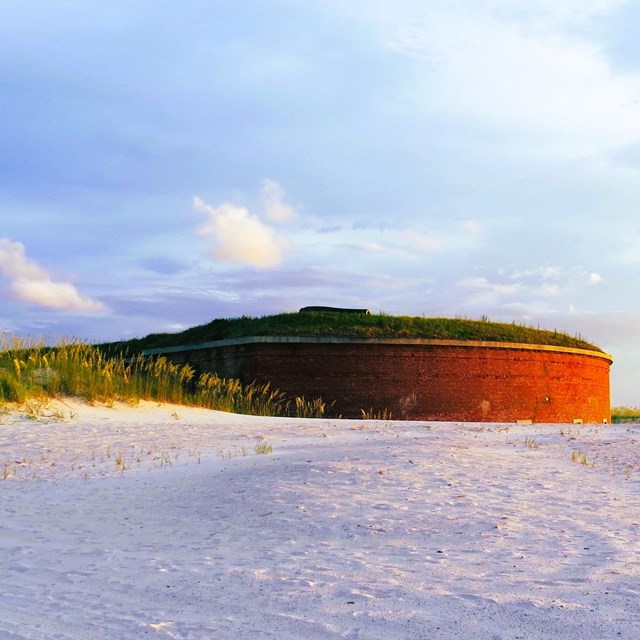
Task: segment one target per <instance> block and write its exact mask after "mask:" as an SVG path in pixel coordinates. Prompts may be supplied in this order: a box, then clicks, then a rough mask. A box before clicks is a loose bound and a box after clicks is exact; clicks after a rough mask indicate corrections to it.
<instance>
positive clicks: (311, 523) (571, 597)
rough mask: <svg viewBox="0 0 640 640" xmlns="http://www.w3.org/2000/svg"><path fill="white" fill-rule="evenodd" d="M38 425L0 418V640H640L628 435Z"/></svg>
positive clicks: (308, 423)
mask: <svg viewBox="0 0 640 640" xmlns="http://www.w3.org/2000/svg"><path fill="white" fill-rule="evenodd" d="M48 413H49V415H51V416H52V417H49V418H39V419H37V420H30V419H28V418H26V417H25V416H24V415H18V414H14V413H11V414H4V415H0V465H1V466H0V473H2V477H3V478H4V481H2V482H1V483H0V495H1V500H2V502H1V505H2V519H1V520H0V551H1V553H0V563H1V565H0V569H1V575H2V579H1V582H0V638H1V639H2V640H14V639H18V638H20V639H25V638H29V639H34V640H35V639H38V640H47V639H53V638H55V639H56V640H66V639H74V640H76V639H91V640H99V639H102V638H105V639H106V638H109V639H110V640H114V639H115V640H123V639H130V638H136V639H137V638H158V639H162V638H174V639H175V638H179V639H185V640H186V639H197V640H202V639H208V638H212V639H213V638H215V639H227V638H229V639H231V638H252V639H254V638H255V639H266V638H274V639H278V640H283V639H304V640H313V639H316V638H317V639H321V638H322V639H325V638H366V639H382V638H384V639H394V638H402V639H418V638H424V639H427V638H428V639H432V638H433V639H447V638H464V639H485V638H486V639H492V640H497V639H505V640H506V639H509V640H513V639H516V638H526V639H530V638H544V639H547V640H550V639H554V638H563V639H567V638H569V639H575V638H580V639H597V640H603V639H608V638H634V639H635V638H638V637H640V609H639V605H640V448H639V435H638V434H639V433H640V432H639V431H637V430H634V429H629V428H627V427H626V426H598V427H595V426H590V425H583V426H573V425H571V426H568V425H530V426H516V425H498V424H454V423H410V422H368V423H365V422H360V421H335V420H292V419H272V418H266V419H265V418H255V417H248V416H236V415H230V414H224V413H219V412H212V411H205V410H198V409H187V408H184V407H173V406H169V405H163V406H156V405H153V404H148V403H147V404H143V405H141V406H140V407H137V408H128V407H122V406H120V407H116V408H106V407H87V406H84V405H81V404H77V403H69V404H67V405H66V406H64V405H58V408H57V409H56V410H55V412H54V410H53V408H50V409H48ZM54 413H57V416H54V415H53V414H54ZM61 414H64V419H61ZM172 414H173V415H172ZM71 416H73V417H71ZM527 438H529V439H533V441H531V440H526V439H527ZM259 441H262V442H263V443H269V444H271V445H272V447H273V453H271V454H268V455H258V454H257V453H256V452H255V446H256V443H257V442H259ZM525 441H526V442H528V444H529V445H530V446H527V445H526V444H525ZM574 453H576V454H582V453H584V454H586V460H587V462H588V463H589V465H590V464H591V463H592V462H594V461H595V466H587V465H584V464H581V462H580V461H579V460H575V461H574V460H572V454H574ZM123 467H124V469H123Z"/></svg>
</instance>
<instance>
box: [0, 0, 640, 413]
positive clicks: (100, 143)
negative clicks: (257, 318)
mask: <svg viewBox="0 0 640 640" xmlns="http://www.w3.org/2000/svg"><path fill="white" fill-rule="evenodd" d="M639 22H640V3H637V2H632V1H625V0H528V1H526V2H524V1H518V0H450V1H448V2H440V1H438V2H436V1H430V0H393V2H391V1H390V0H306V2H304V3H301V2H299V1H298V0H262V1H259V0H243V1H242V2H238V0H230V1H227V0H215V1H209V0H201V1H198V0H183V1H182V2H174V1H165V0H136V2H130V1H127V2H125V1H123V0H109V2H103V1H100V2H98V1H92V0H83V1H82V2H79V1H76V0H56V2H52V1H49V0H41V1H37V0H36V1H33V2H24V1H23V0H3V2H2V3H1V5H0V61H1V62H0V82H1V83H2V84H1V88H2V90H1V92H0V117H1V118H2V122H3V126H2V128H1V129H0V143H1V145H2V146H1V148H2V154H1V155H0V300H1V305H0V331H3V332H8V333H17V334H18V335H20V336H25V335H28V336H32V337H40V336H44V337H45V338H47V339H48V340H52V341H53V340H56V339H57V338H59V337H60V336H75V337H78V338H81V339H87V340H91V341H93V340H115V339H123V338H128V337H134V336H142V335H146V334H147V333H150V332H157V331H175V330H179V329H182V328H186V327H189V326H193V325H195V324H201V323H204V322H208V321H209V320H211V319H213V318H215V317H237V316H240V315H243V314H249V315H264V314H269V313H276V312H282V311H295V310H297V309H298V308H299V307H301V306H304V305H308V304H327V305H336V306H357V307H369V308H370V309H371V310H372V311H374V312H381V311H382V312H386V313H392V314H402V315H405V314H406V315H427V316H434V315H442V316H449V317H454V316H462V317H469V318H480V317H482V316H488V317H489V318H490V319H491V320H496V321H506V322H511V321H516V322H521V323H525V324H529V325H532V326H540V327H542V328H548V329H558V330H562V331H566V332H568V333H571V334H580V335H582V336H583V337H586V338H587V339H589V340H591V341H593V342H595V343H597V344H598V345H599V346H601V347H602V348H603V349H605V350H606V351H608V352H610V353H612V354H613V356H614V358H615V362H614V365H613V367H612V401H613V403H614V404H634V405H637V404H640V394H639V390H638V385H637V383H636V381H637V373H636V372H637V370H638V368H639V366H640V299H639V296H638V295H637V293H638V284H639V276H640V216H639V215H638V211H639V210H640V41H639V40H638V38H637V29H636V26H637V24H638V23H639Z"/></svg>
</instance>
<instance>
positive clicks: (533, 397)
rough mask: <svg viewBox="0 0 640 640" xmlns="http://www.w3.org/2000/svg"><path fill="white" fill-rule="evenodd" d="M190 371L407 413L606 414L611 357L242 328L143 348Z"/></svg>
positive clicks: (497, 418) (561, 418) (513, 417)
mask: <svg viewBox="0 0 640 640" xmlns="http://www.w3.org/2000/svg"><path fill="white" fill-rule="evenodd" d="M146 353H147V354H149V355H150V354H152V353H155V354H158V353H161V354H162V355H164V356H166V357H167V358H168V359H170V360H171V361H172V362H175V363H176V364H184V363H186V362H188V363H190V364H191V365H192V366H193V367H194V368H195V369H196V372H197V373H202V372H204V371H215V372H216V373H217V374H218V375H219V376H221V377H226V378H238V379H240V380H241V381H242V382H244V383H248V382H252V381H254V380H255V381H257V382H260V383H263V382H270V383H271V385H272V386H273V387H275V388H278V389H280V390H281V391H284V392H285V393H287V395H290V396H296V395H298V396H299V395H302V396H305V398H307V399H312V398H317V397H321V398H322V399H323V400H325V402H327V403H331V402H335V405H334V406H335V410H336V412H337V413H338V414H340V415H342V416H343V417H345V418H346V417H351V418H357V417H360V415H361V410H362V409H365V410H367V411H369V410H372V411H373V412H374V413H378V412H380V411H382V410H385V409H386V410H388V411H390V412H391V414H392V416H393V417H394V418H398V419H406V420H448V421H474V422H476V421H477V422H515V421H517V420H531V421H533V422H568V423H571V422H574V421H576V420H581V421H583V422H599V423H602V422H605V421H606V422H609V421H610V418H611V416H610V392H609V369H610V365H611V362H612V358H611V357H610V356H609V355H607V354H604V353H601V352H597V351H587V350H582V349H569V348H563V347H548V346H541V345H521V344H510V343H486V342H462V341H443V340H377V339H376V340H373V339H372V340H348V339H332V338H287V337H281V338H278V337H268V338H244V339H239V340H222V341H218V342H213V343H207V344H204V345H193V346H188V347H174V348H170V349H163V350H156V351H148V352H146Z"/></svg>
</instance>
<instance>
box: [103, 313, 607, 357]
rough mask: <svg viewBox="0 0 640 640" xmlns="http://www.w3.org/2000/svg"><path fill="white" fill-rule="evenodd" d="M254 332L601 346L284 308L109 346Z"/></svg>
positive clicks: (472, 323) (425, 321) (418, 320)
mask: <svg viewBox="0 0 640 640" xmlns="http://www.w3.org/2000/svg"><path fill="white" fill-rule="evenodd" d="M249 336H312V337H343V338H424V339H436V340H478V341H485V342H515V343H523V344H541V345H550V346H560V347H571V348H578V349H589V350H595V351H601V349H600V348H599V347H597V346H595V345H593V344H591V343H589V342H587V341H586V340H584V339H583V338H582V337H581V336H579V335H576V336H571V335H569V334H567V333H563V332H560V331H550V330H545V329H538V328H533V327H528V326H524V325H521V324H517V323H515V322H514V323H500V322H490V321H489V320H487V319H482V320H470V319H463V318H423V317H412V316H391V315H386V314H371V315H367V314H364V313H334V312H311V313H281V314H278V315H271V316H263V317H247V316H243V317H241V318H233V319H217V320H213V321H212V322H209V323H207V324H203V325H199V326H196V327H192V328H190V329H187V330H186V331H182V332H179V333H154V334H150V335H148V336H146V337H144V338H139V339H134V340H129V341H127V342H118V343H114V344H112V345H109V348H110V349H112V350H113V349H115V350H118V351H127V352H129V353H139V352H140V351H142V350H144V349H158V348H162V347H173V346H180V345H193V344H199V343H204V342H212V341H216V340H225V339H231V338H244V337H249Z"/></svg>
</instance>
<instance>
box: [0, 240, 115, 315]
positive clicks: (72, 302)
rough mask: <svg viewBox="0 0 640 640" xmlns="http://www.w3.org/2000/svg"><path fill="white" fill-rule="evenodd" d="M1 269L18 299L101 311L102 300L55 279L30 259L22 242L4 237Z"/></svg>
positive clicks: (42, 304)
mask: <svg viewBox="0 0 640 640" xmlns="http://www.w3.org/2000/svg"><path fill="white" fill-rule="evenodd" d="M0 272H2V273H3V274H4V276H5V277H7V278H9V280H10V281H11V282H10V285H9V291H10V292H11V294H12V295H13V296H14V297H15V298H16V299H18V300H22V301H23V302H31V303H34V304H37V305H40V306H43V307H49V308H51V309H59V310H61V311H80V312H83V313H101V312H104V311H105V310H106V307H105V305H104V304H102V302H99V301H98V300H93V299H92V298H88V297H87V296H83V295H81V294H80V293H79V292H78V290H77V289H76V288H75V287H74V286H73V285H72V284H70V283H68V282H54V281H53V280H52V279H51V276H50V275H49V274H48V273H47V272H46V271H45V270H44V269H43V268H42V267H40V266H39V265H37V264H36V263H35V262H34V261H33V260H30V259H29V258H28V257H27V255H26V251H25V247H24V245H23V244H22V243H21V242H13V241H11V240H10V239H9V238H0Z"/></svg>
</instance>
